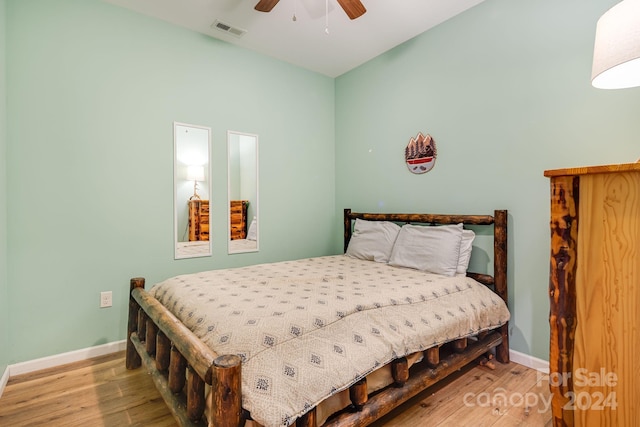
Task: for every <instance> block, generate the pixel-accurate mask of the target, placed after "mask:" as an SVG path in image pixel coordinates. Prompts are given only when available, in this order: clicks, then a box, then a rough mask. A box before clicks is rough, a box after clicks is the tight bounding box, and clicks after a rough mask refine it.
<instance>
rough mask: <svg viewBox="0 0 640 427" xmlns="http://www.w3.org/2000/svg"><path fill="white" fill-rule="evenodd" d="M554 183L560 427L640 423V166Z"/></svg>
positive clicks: (560, 176)
mask: <svg viewBox="0 0 640 427" xmlns="http://www.w3.org/2000/svg"><path fill="white" fill-rule="evenodd" d="M544 175H545V176H547V177H549V178H550V179H551V222H550V226H551V259H550V277H549V296H550V317H549V324H550V328H551V345H550V354H549V371H550V375H549V384H550V388H551V392H552V395H553V402H552V411H553V419H554V425H555V426H573V425H575V426H639V425H640V163H631V164H621V165H608V166H592V167H583V168H572V169H560V170H549V171H545V173H544Z"/></svg>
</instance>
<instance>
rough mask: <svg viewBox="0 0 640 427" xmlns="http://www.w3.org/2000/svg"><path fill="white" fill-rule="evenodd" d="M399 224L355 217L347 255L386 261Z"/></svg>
mask: <svg viewBox="0 0 640 427" xmlns="http://www.w3.org/2000/svg"><path fill="white" fill-rule="evenodd" d="M399 232H400V226H399V225H397V224H394V223H393V222H388V221H365V220H362V219H360V218H356V223H355V226H354V228H353V234H352V235H351V240H349V246H348V247H347V255H349V256H350V257H352V258H359V259H366V260H369V261H376V262H388V261H389V256H391V250H392V249H393V244H394V243H395V241H396V237H398V233H399Z"/></svg>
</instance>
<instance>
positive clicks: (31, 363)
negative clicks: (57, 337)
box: [7, 340, 127, 376]
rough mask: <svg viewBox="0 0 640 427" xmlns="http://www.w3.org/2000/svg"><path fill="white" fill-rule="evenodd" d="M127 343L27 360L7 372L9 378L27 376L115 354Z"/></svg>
mask: <svg viewBox="0 0 640 427" xmlns="http://www.w3.org/2000/svg"><path fill="white" fill-rule="evenodd" d="M126 344H127V341H126V340H122V341H114V342H111V343H108V344H103V345H98V346H95V347H89V348H83V349H80V350H75V351H70V352H68V353H62V354H54V355H53V356H48V357H43V358H41V359H35V360H28V361H26V362H20V363H16V364H14V365H9V366H8V368H7V371H8V372H9V374H10V375H11V376H14V375H20V374H27V373H29V372H34V371H39V370H42V369H47V368H53V367H55V366H60V365H66V364H67V363H73V362H79V361H81V360H87V359H91V358H92V357H98V356H104V355H105V354H110V353H116V352H118V351H122V350H124V349H125V348H126Z"/></svg>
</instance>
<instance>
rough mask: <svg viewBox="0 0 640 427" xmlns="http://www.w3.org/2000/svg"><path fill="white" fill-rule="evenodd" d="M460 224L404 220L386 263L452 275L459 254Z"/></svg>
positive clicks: (454, 272)
mask: <svg viewBox="0 0 640 427" xmlns="http://www.w3.org/2000/svg"><path fill="white" fill-rule="evenodd" d="M461 241H462V224H456V225H441V226H422V225H411V224H406V225H404V226H403V227H402V229H401V230H400V233H399V234H398V238H397V239H396V243H395V245H394V246H393V251H392V252H391V258H390V259H389V264H390V265H393V266H396V267H409V268H415V269H417V270H422V271H428V272H429V273H435V274H442V275H444V276H454V275H455V274H456V269H457V268H458V258H460V242H461Z"/></svg>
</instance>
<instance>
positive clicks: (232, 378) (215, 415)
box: [209, 354, 244, 427]
mask: <svg viewBox="0 0 640 427" xmlns="http://www.w3.org/2000/svg"><path fill="white" fill-rule="evenodd" d="M241 366H242V360H241V359H240V357H239V356H237V355H235V354H234V355H230V354H227V355H223V356H218V357H217V358H216V359H215V360H214V361H213V366H212V367H211V368H210V369H211V373H210V375H211V377H212V381H211V394H210V396H211V399H212V402H211V420H209V426H213V427H238V426H241V425H243V424H244V423H243V418H242V392H241V384H242V378H241V372H240V371H241Z"/></svg>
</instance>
